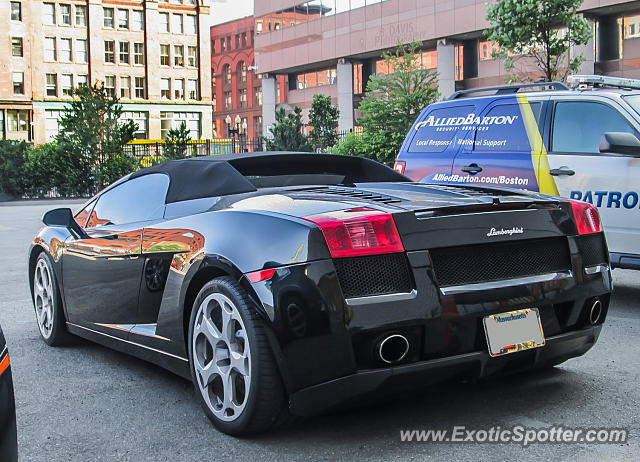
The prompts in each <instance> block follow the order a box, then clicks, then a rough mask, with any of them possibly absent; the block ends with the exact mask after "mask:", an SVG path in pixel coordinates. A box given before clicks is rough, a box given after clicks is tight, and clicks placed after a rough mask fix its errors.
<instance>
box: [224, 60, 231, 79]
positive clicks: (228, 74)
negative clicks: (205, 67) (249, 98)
mask: <svg viewBox="0 0 640 462" xmlns="http://www.w3.org/2000/svg"><path fill="white" fill-rule="evenodd" d="M223 74H224V83H231V66H230V65H229V64H225V65H224V68H223Z"/></svg>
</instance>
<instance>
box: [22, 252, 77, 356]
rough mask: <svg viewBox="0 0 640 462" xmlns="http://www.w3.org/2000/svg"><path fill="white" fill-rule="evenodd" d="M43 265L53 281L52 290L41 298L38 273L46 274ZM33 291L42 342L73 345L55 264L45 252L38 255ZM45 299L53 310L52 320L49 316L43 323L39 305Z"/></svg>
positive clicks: (51, 283)
mask: <svg viewBox="0 0 640 462" xmlns="http://www.w3.org/2000/svg"><path fill="white" fill-rule="evenodd" d="M41 265H44V266H46V269H47V271H48V275H49V276H50V279H51V280H50V288H49V289H47V290H46V291H43V292H42V295H40V296H39V293H40V291H39V290H38V289H37V285H38V284H39V281H38V271H39V270H41V273H40V274H44V273H43V271H44V268H41ZM31 289H32V291H33V305H34V306H33V308H34V310H35V313H36V322H37V323H38V331H39V332H40V336H41V337H42V340H44V341H45V342H46V343H47V344H48V345H49V346H62V345H68V344H69V343H72V341H73V336H72V335H71V334H69V332H68V331H67V325H66V319H65V316H64V310H63V308H62V296H61V294H60V288H59V286H58V280H57V279H56V274H55V272H54V270H53V263H52V262H51V257H50V256H49V254H47V253H46V252H44V251H43V252H40V255H38V258H37V259H36V264H35V269H34V275H33V283H32V287H31ZM49 290H50V291H51V293H50V294H49V293H48V291H49ZM45 297H46V298H47V300H48V303H50V304H51V310H49V311H48V314H50V315H51V318H52V319H49V315H47V316H46V318H47V319H46V320H45V322H44V323H41V316H40V315H39V313H41V312H42V310H41V309H40V310H39V304H40V306H42V301H43V300H44V299H45ZM45 325H46V327H45Z"/></svg>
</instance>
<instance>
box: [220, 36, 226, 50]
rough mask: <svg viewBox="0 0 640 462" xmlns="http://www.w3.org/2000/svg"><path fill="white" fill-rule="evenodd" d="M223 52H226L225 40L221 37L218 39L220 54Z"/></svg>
mask: <svg viewBox="0 0 640 462" xmlns="http://www.w3.org/2000/svg"><path fill="white" fill-rule="evenodd" d="M225 51H227V43H226V40H225V39H224V37H222V38H221V39H220V52H221V53H223V52H225Z"/></svg>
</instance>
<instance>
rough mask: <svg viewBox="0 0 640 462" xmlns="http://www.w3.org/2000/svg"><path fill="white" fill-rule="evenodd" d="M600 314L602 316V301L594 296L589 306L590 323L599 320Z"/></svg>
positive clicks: (592, 323)
mask: <svg viewBox="0 0 640 462" xmlns="http://www.w3.org/2000/svg"><path fill="white" fill-rule="evenodd" d="M600 316H602V303H601V302H600V299H598V298H596V299H594V300H593V303H592V304H591V308H589V322H590V323H591V325H594V324H595V323H597V322H598V321H599V320H600Z"/></svg>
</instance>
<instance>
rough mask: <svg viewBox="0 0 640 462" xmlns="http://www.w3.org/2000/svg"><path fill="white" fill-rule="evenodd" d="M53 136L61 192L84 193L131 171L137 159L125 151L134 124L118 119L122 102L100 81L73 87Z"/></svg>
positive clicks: (67, 193)
mask: <svg viewBox="0 0 640 462" xmlns="http://www.w3.org/2000/svg"><path fill="white" fill-rule="evenodd" d="M73 93H74V96H75V97H76V99H74V100H73V101H71V102H70V103H69V106H68V107H67V109H66V110H65V112H64V114H63V116H62V118H61V119H60V122H59V127H60V131H59V133H58V135H57V136H56V143H57V146H58V159H57V161H58V163H59V169H58V172H61V175H60V176H57V177H55V178H54V184H55V185H56V186H57V187H58V191H59V192H60V193H61V194H63V195H85V194H87V193H91V192H93V191H92V190H93V189H94V188H95V187H97V188H102V187H104V186H106V185H108V184H110V183H112V182H113V181H115V180H117V179H118V178H120V177H121V176H123V175H125V174H127V173H129V172H131V171H133V170H134V169H135V168H136V167H137V165H138V163H137V160H136V159H135V158H134V157H132V156H128V155H127V154H125V153H124V145H125V144H127V143H128V142H129V141H131V140H132V139H133V136H134V133H135V131H136V130H137V124H135V123H134V122H133V121H130V120H129V121H126V122H124V123H123V122H121V121H120V117H121V115H122V106H121V105H120V104H119V102H118V99H117V98H116V97H115V96H110V95H109V94H108V93H107V92H106V90H105V88H104V86H103V85H102V84H97V85H81V86H80V87H78V88H76V89H74V91H73Z"/></svg>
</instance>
